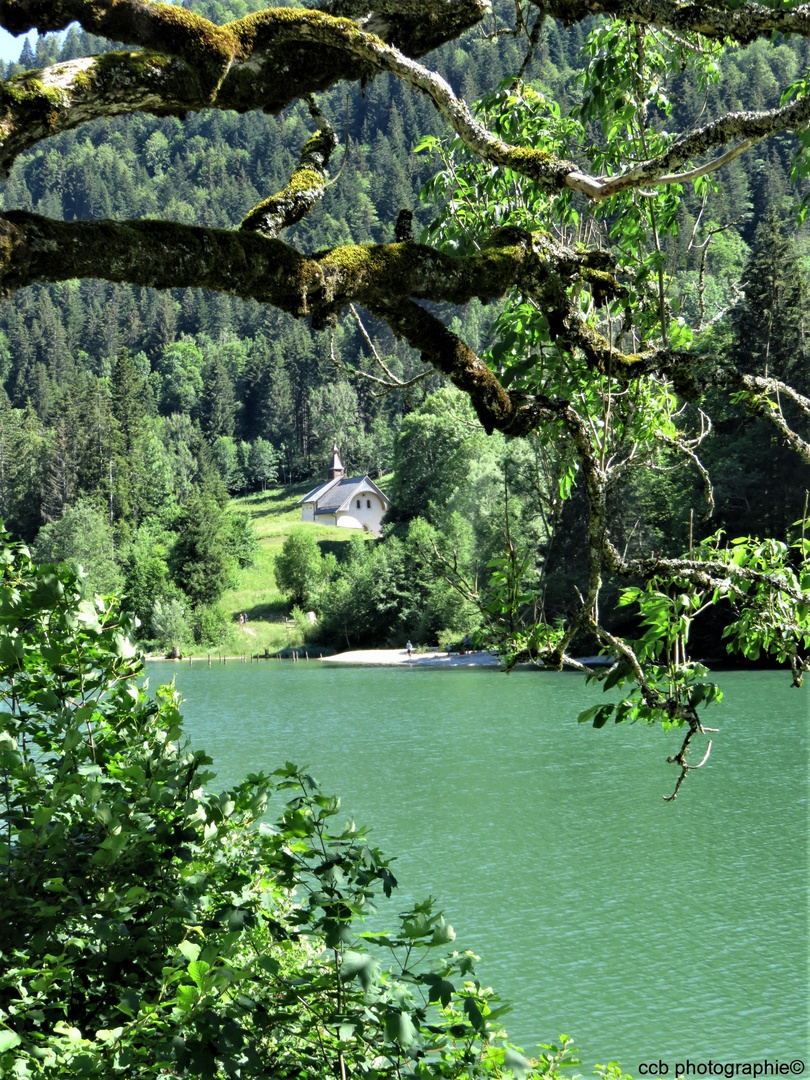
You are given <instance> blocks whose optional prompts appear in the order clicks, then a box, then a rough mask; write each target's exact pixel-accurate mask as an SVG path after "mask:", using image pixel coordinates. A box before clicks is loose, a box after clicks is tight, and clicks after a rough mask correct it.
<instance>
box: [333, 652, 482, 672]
mask: <svg viewBox="0 0 810 1080" xmlns="http://www.w3.org/2000/svg"><path fill="white" fill-rule="evenodd" d="M320 662H321V663H322V664H354V665H357V666H361V667H433V668H445V667H489V668H503V663H502V662H501V660H500V658H499V657H497V656H495V655H494V654H493V653H490V652H485V651H481V652H475V651H472V652H467V653H447V652H440V651H439V650H438V649H436V650H435V651H434V652H424V653H419V652H414V653H413V655H412V656H411V657H409V656H408V651H407V649H355V650H352V651H350V652H342V653H335V655H334V656H323V657H321V661H320Z"/></svg>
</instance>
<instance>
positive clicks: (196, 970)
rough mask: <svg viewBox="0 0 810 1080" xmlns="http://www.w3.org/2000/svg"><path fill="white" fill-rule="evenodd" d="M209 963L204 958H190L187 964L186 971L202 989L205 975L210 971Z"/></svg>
mask: <svg viewBox="0 0 810 1080" xmlns="http://www.w3.org/2000/svg"><path fill="white" fill-rule="evenodd" d="M210 969H211V965H210V964H207V963H206V962H205V960H192V961H191V963H190V964H189V965H188V973H189V975H190V976H191V978H192V979H193V980H194V982H195V983H196V985H197V986H198V987H199V988H200V989H201V990H202V988H203V983H204V982H205V976H206V974H207V973H208V972H209V971H210Z"/></svg>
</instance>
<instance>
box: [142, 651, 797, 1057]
mask: <svg viewBox="0 0 810 1080" xmlns="http://www.w3.org/2000/svg"><path fill="white" fill-rule="evenodd" d="M149 675H150V679H151V682H152V684H153V685H156V684H157V683H158V682H163V681H168V680H169V679H170V678H171V677H172V676H175V677H176V681H177V686H178V689H179V690H180V692H181V694H182V696H183V697H184V698H185V704H184V706H183V713H184V716H185V718H186V728H187V731H188V733H189V735H190V737H191V740H192V743H193V744H194V745H196V746H200V747H205V749H207V750H208V752H209V753H210V754H211V756H212V757H213V758H214V761H215V766H216V768H217V772H218V779H217V782H216V785H215V786H217V787H219V786H223V787H224V786H226V785H227V784H228V783H230V782H233V781H236V780H237V779H239V778H240V777H241V776H243V775H244V774H245V773H247V772H249V771H251V770H257V769H260V768H264V769H266V770H272V769H274V768H277V767H278V766H279V765H281V764H282V763H283V762H284V761H285V760H287V759H290V760H292V761H295V762H296V763H298V764H300V765H306V766H308V767H309V768H310V771H311V772H312V773H313V775H315V776H316V777H317V778H318V779H319V780H320V781H321V782H322V784H323V786H324V788H325V790H327V791H328V792H335V793H337V794H339V795H340V796H341V798H342V806H343V808H344V809H345V811H346V813H347V815H350V816H353V817H354V818H355V819H356V820H357V821H358V822H361V823H363V824H367V825H369V826H371V827H372V830H373V831H372V839H373V840H374V841H375V842H376V844H377V845H378V846H379V847H381V848H382V849H383V850H384V851H385V852H386V853H387V854H391V855H396V859H397V861H396V863H395V865H394V867H393V869H394V872H395V873H396V875H397V877H398V878H399V881H400V893H401V894H402V895H403V896H404V898H405V902H407V900H408V899H420V898H422V897H424V896H426V895H428V894H431V895H433V896H435V897H437V898H438V899H439V901H440V903H441V907H442V908H443V910H444V911H445V913H446V917H447V919H448V921H449V922H451V923H452V925H453V926H454V928H455V930H456V933H457V940H456V946H457V947H459V948H461V949H472V950H473V951H474V952H476V953H477V954H478V955H479V956H480V957H481V962H480V964H479V966H478V973H479V976H480V977H481V978H482V979H483V981H485V982H486V983H487V984H489V985H492V986H493V987H495V989H496V990H497V991H498V993H499V994H500V995H501V997H502V998H504V999H506V1000H508V1001H510V1002H511V1003H512V1004H513V1011H512V1013H511V1015H510V1016H508V1017H507V1018H506V1023H507V1027H508V1029H509V1032H510V1036H511V1037H512V1038H513V1040H514V1041H515V1042H517V1043H518V1044H519V1045H521V1046H523V1047H524V1048H525V1049H526V1050H527V1052H529V1053H531V1052H532V1050H533V1048H534V1047H535V1046H536V1045H537V1043H539V1042H543V1041H548V1040H552V1039H556V1037H557V1036H558V1035H559V1034H560V1033H561V1032H566V1033H570V1034H572V1035H574V1036H575V1039H576V1043H577V1046H578V1047H579V1048H580V1051H581V1053H582V1057H583V1060H584V1062H585V1063H586V1064H587V1066H588V1068H587V1070H583V1071H584V1072H589V1071H590V1067H591V1066H592V1065H593V1063H594V1062H596V1061H600V1062H606V1061H607V1060H620V1061H621V1062H622V1065H623V1067H624V1068H625V1069H626V1070H627V1071H628V1072H630V1073H631V1074H633V1075H634V1076H635V1075H638V1066H639V1064H640V1063H642V1062H652V1061H658V1060H662V1061H664V1062H669V1063H670V1071H669V1076H670V1077H672V1076H673V1075H674V1063H676V1062H684V1061H685V1060H687V1059H688V1060H689V1061H691V1062H693V1063H699V1062H708V1061H714V1062H748V1061H750V1062H755V1061H761V1060H763V1059H769V1060H772V1061H773V1060H775V1061H779V1062H786V1063H789V1062H791V1061H793V1060H794V1059H804V1060H807V1053H808V1044H809V1043H810V1039H808V1016H809V1015H810V1003H809V1001H808V990H809V988H808V942H809V939H808V865H809V862H808V833H809V829H808V825H809V822H808V798H807V796H808V760H809V758H808V739H807V727H808V725H807V721H808V715H809V713H810V709H809V706H808V703H809V702H810V698H808V695H807V692H806V690H805V691H802V692H799V691H796V690H794V689H791V688H790V685H789V682H790V680H789V678H788V677H787V676H786V675H785V674H783V673H778V672H754V673H744V674H743V673H736V672H734V673H723V674H720V675H718V676H717V679H718V681H719V682H720V684H721V686H722V687H723V688H724V690H725V692H726V700H725V701H724V702H723V704H722V705H721V706H720V707H719V708H717V709H715V710H713V713H712V714H711V720H709V719H708V718H707V721H706V722H707V723H712V724H713V726H717V727H719V729H720V730H719V732H718V733H717V734H716V735H715V736H714V740H715V741H714V748H713V751H712V755H711V758H710V759H709V761H708V763H707V764H706V766H705V767H704V768H703V769H702V770H701V771H700V772H697V773H693V774H691V775H690V776H689V777H688V778H687V781H686V783H685V785H684V787H683V788H682V790H681V794H680V795H679V797H678V799H677V800H676V801H675V802H674V803H665V802H664V801H663V800H662V797H661V796H662V795H664V794H669V793H670V792H671V791H672V788H673V786H674V783H675V779H676V777H677V772H678V770H677V768H676V767H675V766H673V765H668V764H667V763H666V757H667V755H668V754H671V753H674V752H675V751H676V750H677V748H678V746H679V745H680V741H681V736H680V734H679V733H678V732H670V733H669V734H666V735H665V734H664V733H662V732H661V731H659V730H648V729H645V728H641V727H628V728H625V727H623V726H621V727H616V726H614V725H611V726H608V727H606V728H603V729H602V730H601V731H594V730H593V728H591V727H590V725H588V726H585V725H578V724H577V722H576V715H577V713H578V711H580V710H581V709H583V708H585V707H587V705H589V704H593V703H594V702H595V700H597V698H596V697H595V696H594V694H595V691H594V690H593V689H592V688H589V687H586V686H585V685H584V683H583V681H582V679H581V677H579V676H577V675H571V674H556V673H537V672H514V673H513V674H511V675H509V676H506V675H504V674H502V673H499V672H495V671H491V670H489V671H488V670H458V669H456V670H446V671H425V670H418V669H407V668H406V669H403V668H351V667H337V666H326V665H319V664H318V663H315V662H312V663H308V664H307V663H298V664H291V663H262V664H259V665H255V664H254V665H247V666H243V665H241V664H229V665H228V666H227V667H222V666H213V667H211V668H208V667H207V666H206V665H205V664H199V665H195V666H193V667H188V666H182V665H172V666H170V665H167V664H152V665H150V670H149ZM693 760H695V761H697V760H698V758H697V757H695V758H694V759H693ZM402 907H403V901H400V902H397V901H396V899H395V900H394V902H393V911H398V910H401V908H402ZM808 1064H810V1062H809V1063H808ZM793 1074H794V1075H796V1074H797V1069H795V1068H794V1073H793ZM698 1075H699V1074H698Z"/></svg>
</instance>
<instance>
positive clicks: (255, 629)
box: [221, 480, 370, 654]
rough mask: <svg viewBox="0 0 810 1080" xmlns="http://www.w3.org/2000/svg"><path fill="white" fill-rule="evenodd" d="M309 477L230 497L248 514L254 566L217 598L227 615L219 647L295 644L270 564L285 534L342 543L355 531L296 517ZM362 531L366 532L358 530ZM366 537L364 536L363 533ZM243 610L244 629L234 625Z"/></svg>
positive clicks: (247, 648) (250, 648)
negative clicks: (226, 627)
mask: <svg viewBox="0 0 810 1080" xmlns="http://www.w3.org/2000/svg"><path fill="white" fill-rule="evenodd" d="M312 487H313V481H311V480H310V481H308V482H306V483H304V484H292V485H290V486H289V487H284V488H273V489H272V490H270V491H265V492H257V493H256V494H253V495H246V496H244V497H243V498H241V499H234V500H233V503H232V505H233V508H234V509H235V510H241V511H242V512H243V513H246V514H248V515H249V516H250V520H251V524H252V525H253V531H254V532H255V534H256V536H257V537H258V540H259V554H258V557H257V559H256V563H255V565H253V566H251V567H248V568H247V569H245V570H243V571H242V572H241V573H240V575H239V582H238V584H237V585H236V587H235V588H233V589H229V590H228V592H226V593H225V595H224V596H223V598H222V601H221V606H222V608H223V610H224V611H225V612H226V614H227V615H228V618H229V620H230V630H229V633H228V637H227V638H226V640H225V641H224V642H223V648H224V649H225V650H226V651H227V652H229V653H232V654H240V653H248V652H252V653H255V652H262V651H263V650H264V649H265V648H267V649H270V651H271V652H273V651H275V650H277V649H281V648H285V647H286V646H288V645H292V646H295V645H299V644H300V643H301V636H300V634H299V633H298V631H297V629H296V627H294V626H293V625H292V623H290V627H289V629H288V628H287V627H286V626H285V619H284V616H285V614H287V613H288V610H289V605H288V604H287V601H286V600H285V599H284V597H283V595H282V594H281V593H280V592H279V590H278V588H277V587H276V579H275V575H274V573H273V564H274V562H275V558H276V555H277V554H278V553H279V552H280V551H281V546H282V544H283V543H284V541H285V539H286V538H287V537H288V536H289V535H290V533H291V532H292V531H293V530H294V529H306V530H308V531H310V532H312V533H313V535H314V536H315V538H316V540H328V541H331V542H335V541H338V542H340V543H344V544H348V542H349V539H350V538H351V537H352V536H354V535H356V534H357V533H356V531H355V530H354V529H351V530H349V529H336V528H334V527H329V526H327V525H319V524H318V523H317V522H306V523H304V522H302V521H301V508H300V507H299V506H298V500H299V499H300V498H301V496H302V495H306V493H307V492H308V491H311V490H312ZM362 535H364V536H365V535H366V534H362ZM369 539H370V537H369ZM240 611H244V612H245V613H246V614H247V617H248V621H247V628H246V629H243V628H242V627H240V626H239V613H240Z"/></svg>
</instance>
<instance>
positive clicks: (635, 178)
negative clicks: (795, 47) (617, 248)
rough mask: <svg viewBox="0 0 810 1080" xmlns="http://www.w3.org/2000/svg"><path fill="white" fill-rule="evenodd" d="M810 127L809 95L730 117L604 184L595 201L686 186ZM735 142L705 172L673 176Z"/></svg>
mask: <svg viewBox="0 0 810 1080" xmlns="http://www.w3.org/2000/svg"><path fill="white" fill-rule="evenodd" d="M808 123H810V95H808V96H807V97H803V98H799V99H798V100H797V101H793V102H791V103H790V104H789V105H785V106H783V107H782V108H780V109H770V110H766V111H762V112H734V113H727V114H726V115H725V116H722V117H720V118H718V119H717V120H713V121H712V122H711V123H709V124H705V125H704V126H703V127H702V128H699V129H698V130H697V131H692V132H690V133H689V134H688V135H684V136H683V137H682V138H680V139H678V140H677V141H676V142H675V143H673V145H672V146H671V147H670V148H669V149H668V150H667V151H666V152H665V153H663V154H660V155H659V156H658V157H655V158H651V159H650V160H648V161H642V162H639V163H638V164H637V165H634V166H633V167H632V168H629V169H627V170H626V171H625V172H623V173H622V174H621V175H620V176H617V177H615V178H613V179H611V180H607V181H605V182H604V183H603V184H602V186H601V189H600V191H599V192H598V195H597V196H596V197H597V198H598V199H606V198H609V197H610V196H611V195H616V194H618V192H620V191H627V190H628V189H630V188H638V187H640V186H647V185H651V184H672V183H683V182H685V181H686V180H689V179H695V178H697V177H698V176H701V175H704V174H705V173H707V172H711V171H714V170H715V169H717V168H721V167H722V166H723V165H726V164H728V162H730V161H733V160H734V158H735V157H738V156H739V154H741V153H743V151H744V150H747V149H748V148H749V147H751V146H753V145H754V144H755V143H757V142H760V141H761V140H762V139H765V138H767V137H768V136H769V135H775V134H777V133H778V132H780V131H787V130H791V131H796V130H798V129H800V128H803V127H806V126H807V124H808ZM733 140H740V146H737V147H734V148H733V149H732V150H731V151H729V152H728V153H727V154H723V155H722V156H721V157H720V158H718V159H717V160H716V161H714V162H710V163H709V164H707V165H706V166H704V167H703V168H698V169H693V170H691V171H690V172H689V173H676V174H673V175H670V172H671V170H674V169H679V168H681V167H682V166H683V165H684V164H686V163H687V162H689V161H691V160H692V159H693V158H696V157H700V156H701V155H702V154H705V153H708V152H710V151H712V150H714V149H716V148H717V147H718V146H724V145H725V144H726V143H728V142H730V141H733Z"/></svg>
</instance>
